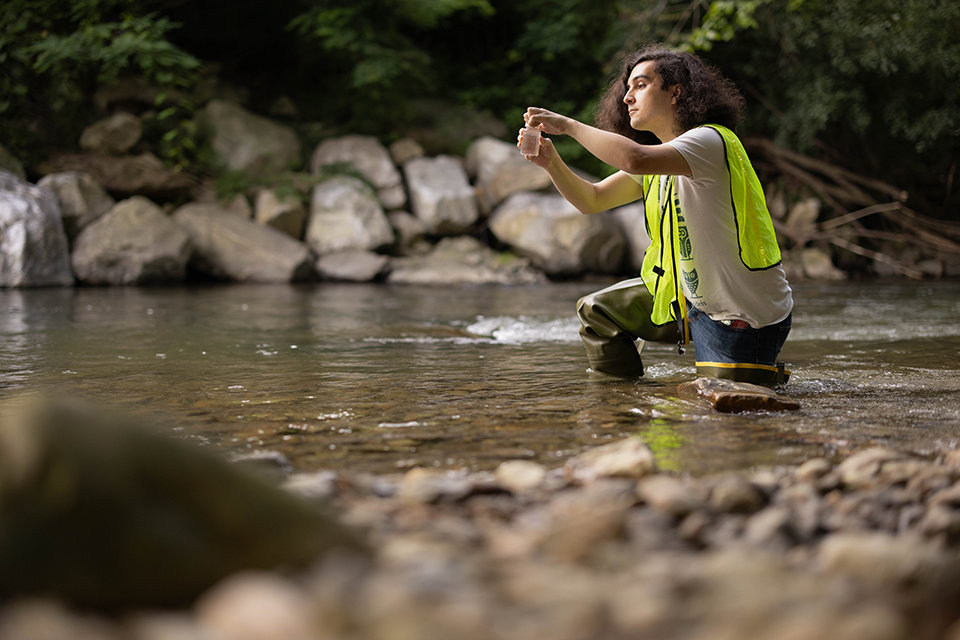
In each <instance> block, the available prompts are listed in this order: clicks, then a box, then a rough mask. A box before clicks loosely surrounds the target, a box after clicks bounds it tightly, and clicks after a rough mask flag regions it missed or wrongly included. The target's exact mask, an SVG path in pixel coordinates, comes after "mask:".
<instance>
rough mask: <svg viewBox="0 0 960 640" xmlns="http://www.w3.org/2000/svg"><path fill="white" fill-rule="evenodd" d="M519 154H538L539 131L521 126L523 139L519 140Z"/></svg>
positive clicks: (528, 126)
mask: <svg viewBox="0 0 960 640" xmlns="http://www.w3.org/2000/svg"><path fill="white" fill-rule="evenodd" d="M520 153H522V154H523V155H525V156H536V155H539V154H540V129H538V128H536V127H531V126H530V125H528V124H527V125H524V126H523V137H522V138H521V139H520Z"/></svg>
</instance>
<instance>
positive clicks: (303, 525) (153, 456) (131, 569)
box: [0, 399, 364, 640]
mask: <svg viewBox="0 0 960 640" xmlns="http://www.w3.org/2000/svg"><path fill="white" fill-rule="evenodd" d="M335 547H340V548H343V549H350V550H354V551H356V552H362V551H363V548H364V547H363V543H362V541H361V539H360V538H359V537H358V536H357V534H356V533H354V532H351V531H349V530H348V529H347V528H345V527H343V526H342V525H340V524H339V523H337V522H336V521H335V520H334V519H333V518H331V517H330V516H328V515H326V514H324V513H323V512H322V511H320V510H319V509H317V508H315V507H314V506H312V505H310V504H308V503H306V502H304V501H302V500H300V499H298V498H296V497H294V496H292V495H290V494H289V493H285V492H283V491H281V490H279V489H277V488H276V487H275V486H274V485H271V484H268V483H267V482H265V481H263V480H260V479H259V478H257V477H254V476H252V475H247V474H246V473H244V472H242V471H240V470H239V469H238V468H236V467H234V466H230V465H228V464H227V463H226V462H225V461H223V460H221V459H219V458H217V457H215V456H213V455H212V454H210V453H209V452H205V451H202V450H199V449H198V448H197V447H196V446H193V445H190V444H188V443H186V442H182V441H177V440H173V439H170V438H167V437H162V436H160V435H158V434H156V433H154V432H151V431H148V430H147V429H146V428H144V427H142V426H140V425H135V424H131V421H130V420H129V419H126V418H123V417H119V416H111V415H109V414H107V415H105V414H104V412H103V411H102V410H100V409H96V408H91V407H85V406H81V405H78V404H72V403H69V402H63V401H55V400H52V399H42V400H37V401H35V402H34V403H33V404H32V406H30V407H29V408H27V409H25V410H24V411H23V412H22V413H20V414H15V415H7V416H4V421H3V423H2V424H0V597H10V596H14V595H16V596H24V595H36V596H39V595H53V596H58V597H60V598H64V599H66V600H67V601H69V602H73V603H78V604H84V605H91V606H97V607H133V606H157V605H175V604H184V603H188V602H189V601H190V600H191V599H193V598H195V597H196V596H197V595H199V594H200V593H201V592H202V591H203V590H205V589H207V588H209V587H210V586H211V585H212V584H213V583H214V582H215V581H217V580H219V579H220V578H223V577H224V576H226V575H228V574H230V573H233V572H236V571H238V570H241V569H273V568H279V567H282V566H293V565H297V564H302V563H305V562H307V561H312V560H315V559H316V558H318V557H320V556H322V555H323V554H324V553H325V552H327V551H329V550H330V549H332V548H335ZM0 628H2V623H0ZM0 637H3V638H4V639H5V640H8V638H9V636H8V635H6V634H5V633H0ZM61 637H67V636H61Z"/></svg>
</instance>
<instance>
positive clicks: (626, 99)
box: [623, 91, 633, 104]
mask: <svg viewBox="0 0 960 640" xmlns="http://www.w3.org/2000/svg"><path fill="white" fill-rule="evenodd" d="M632 102H633V92H631V91H627V95H625V96H623V103H624V104H631V103H632Z"/></svg>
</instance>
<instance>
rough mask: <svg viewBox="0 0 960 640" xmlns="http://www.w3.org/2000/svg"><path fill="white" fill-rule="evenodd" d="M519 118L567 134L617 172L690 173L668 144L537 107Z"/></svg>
mask: <svg viewBox="0 0 960 640" xmlns="http://www.w3.org/2000/svg"><path fill="white" fill-rule="evenodd" d="M523 119H524V120H525V121H526V122H527V124H530V125H531V126H534V127H539V128H540V130H541V131H543V132H544V133H547V134H552V135H568V136H570V137H571V138H573V139H574V140H576V141H577V142H579V143H580V144H581V145H583V147H584V148H585V149H586V150H587V151H589V152H590V153H592V154H593V155H594V156H596V157H597V158H598V159H600V160H601V161H603V162H605V163H607V164H608V165H610V166H612V167H614V168H616V169H620V170H621V171H625V172H627V173H630V174H633V175H676V176H690V175H691V172H690V166H689V165H688V164H687V161H686V160H684V158H683V156H682V155H680V152H679V151H677V150H676V149H674V148H672V147H670V146H669V145H643V144H638V143H636V142H634V141H633V140H630V139H629V138H626V137H624V136H621V135H619V134H617V133H613V132H610V131H603V130H601V129H597V128H596V127H591V126H589V125H586V124H584V123H582V122H578V121H577V120H574V119H573V118H568V117H567V116H563V115H560V114H558V113H553V112H552V111H547V110H546V109H541V108H539V107H530V108H529V109H527V112H526V113H525V114H524V116H523Z"/></svg>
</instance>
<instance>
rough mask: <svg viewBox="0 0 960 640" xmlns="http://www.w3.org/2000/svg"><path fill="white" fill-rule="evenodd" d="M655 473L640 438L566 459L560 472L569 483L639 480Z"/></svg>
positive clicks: (646, 448) (652, 460)
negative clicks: (616, 479)
mask: <svg viewBox="0 0 960 640" xmlns="http://www.w3.org/2000/svg"><path fill="white" fill-rule="evenodd" d="M655 471H656V462H655V461H654V457H653V452H652V451H650V448H649V447H648V446H647V445H646V443H644V442H643V440H641V439H640V438H627V439H625V440H619V441H617V442H611V443H610V444H605V445H602V446H599V447H595V448H593V449H590V450H589V451H586V452H584V453H581V454H580V455H578V456H576V457H574V458H570V459H569V460H567V462H566V464H565V465H564V472H565V473H566V475H567V477H568V478H570V479H571V480H575V481H578V482H593V481H595V480H597V479H599V478H642V477H644V476H647V475H650V474H651V473H654V472H655Z"/></svg>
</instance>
